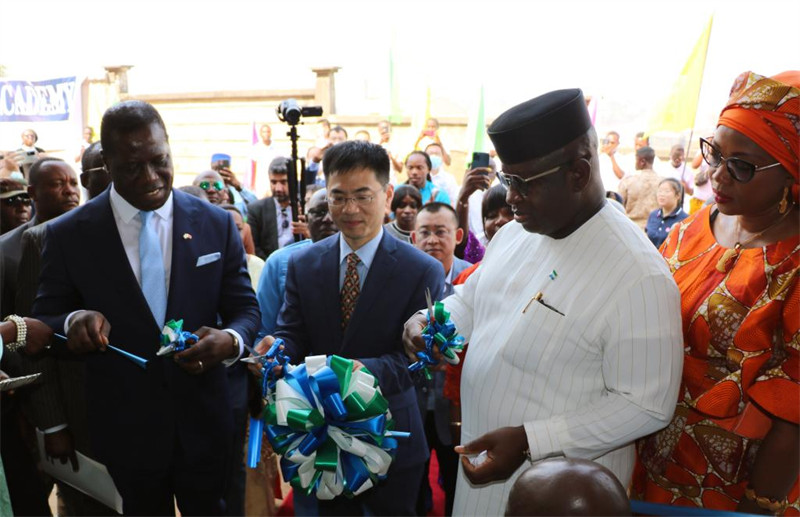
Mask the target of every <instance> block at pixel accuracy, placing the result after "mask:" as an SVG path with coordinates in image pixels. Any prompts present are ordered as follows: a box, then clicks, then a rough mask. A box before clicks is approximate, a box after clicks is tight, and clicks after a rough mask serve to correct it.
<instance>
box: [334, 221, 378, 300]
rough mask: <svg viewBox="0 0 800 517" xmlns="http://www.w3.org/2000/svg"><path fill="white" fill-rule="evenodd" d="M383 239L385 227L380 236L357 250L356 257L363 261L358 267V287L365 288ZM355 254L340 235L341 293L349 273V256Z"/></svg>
mask: <svg viewBox="0 0 800 517" xmlns="http://www.w3.org/2000/svg"><path fill="white" fill-rule="evenodd" d="M381 238H383V226H381V229H380V231H379V232H378V235H376V236H375V237H373V238H372V240H370V241H369V242H367V243H366V244H364V245H363V246H361V247H360V248H358V249H357V250H356V255H358V258H360V259H361V262H359V263H358V265H357V266H356V270H357V271H358V287H359V289H363V288H364V280H366V279H367V273H369V267H370V266H371V265H372V260H373V259H374V258H375V253H377V251H378V246H379V245H380V243H381ZM352 252H353V249H352V248H351V247H350V246H349V245H348V244H347V241H345V240H344V237H342V234H341V233H340V234H339V291H341V290H342V287H343V286H344V277H345V274H346V273H347V256H348V255H349V254H350V253H352Z"/></svg>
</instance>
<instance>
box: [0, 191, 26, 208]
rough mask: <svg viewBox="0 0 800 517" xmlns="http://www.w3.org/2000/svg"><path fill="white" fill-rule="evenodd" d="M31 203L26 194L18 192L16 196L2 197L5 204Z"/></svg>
mask: <svg viewBox="0 0 800 517" xmlns="http://www.w3.org/2000/svg"><path fill="white" fill-rule="evenodd" d="M31 203H32V202H31V198H30V196H28V195H27V194H18V195H16V196H12V197H7V198H5V199H3V204H4V205H6V206H17V205H22V206H31Z"/></svg>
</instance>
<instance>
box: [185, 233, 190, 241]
mask: <svg viewBox="0 0 800 517" xmlns="http://www.w3.org/2000/svg"><path fill="white" fill-rule="evenodd" d="M183 240H185V241H189V240H192V234H191V233H184V234H183Z"/></svg>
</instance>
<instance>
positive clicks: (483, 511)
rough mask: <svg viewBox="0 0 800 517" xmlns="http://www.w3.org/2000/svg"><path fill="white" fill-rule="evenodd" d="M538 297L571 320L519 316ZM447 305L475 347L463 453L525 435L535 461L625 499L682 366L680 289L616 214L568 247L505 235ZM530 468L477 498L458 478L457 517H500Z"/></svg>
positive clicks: (531, 311)
mask: <svg viewBox="0 0 800 517" xmlns="http://www.w3.org/2000/svg"><path fill="white" fill-rule="evenodd" d="M553 270H555V271H556V273H557V276H555V279H551V278H550V274H551V272H552V271H553ZM537 292H541V293H542V295H543V297H542V301H544V302H546V303H547V304H548V305H550V306H552V307H553V308H554V309H557V310H558V311H560V312H562V313H563V314H564V315H563V316H562V315H561V314H558V313H557V312H555V311H554V310H551V309H548V308H547V307H545V306H544V305H542V304H540V303H538V302H536V301H534V302H532V303H530V305H529V306H528V308H527V310H525V312H523V309H524V308H525V306H526V305H527V304H528V302H529V300H530V299H531V298H532V297H533V296H534V295H535V294H536V293H537ZM444 303H445V306H446V308H447V310H449V311H451V313H452V318H453V321H454V323H455V324H456V326H457V328H458V330H459V332H460V333H461V334H463V335H465V336H466V337H467V338H468V341H469V342H470V346H469V350H468V352H467V354H466V360H465V364H464V369H463V373H462V379H461V401H462V422H463V425H462V437H461V440H462V443H467V442H469V441H471V440H473V439H474V438H477V437H479V436H481V435H483V434H484V433H487V432H489V431H492V430H494V429H497V428H500V427H504V426H519V425H522V424H524V425H525V430H526V432H527V436H528V444H529V446H530V449H531V455H532V457H533V459H534V461H536V460H539V459H543V458H548V457H553V456H560V455H564V456H567V457H577V458H588V459H593V460H595V461H597V462H598V463H600V464H602V465H605V466H606V467H608V468H609V469H610V470H611V471H612V472H614V473H615V474H616V476H617V477H618V478H619V479H620V481H621V482H622V484H623V485H625V486H627V484H628V482H629V481H630V477H631V472H632V469H633V463H634V448H633V443H632V442H633V441H634V440H635V439H636V438H638V437H640V436H643V435H647V434H650V433H652V432H654V431H656V430H658V429H661V428H663V427H664V426H666V425H667V423H669V421H670V418H671V417H672V413H673V411H674V409H675V402H676V397H677V393H678V386H679V383H680V377H681V367H682V361H683V350H682V340H683V338H682V332H681V314H680V295H679V293H678V288H677V286H676V285H675V282H674V281H673V279H672V275H670V273H669V270H668V269H667V265H666V263H665V262H664V260H663V258H662V257H661V256H660V255H659V254H658V253H657V251H656V249H655V248H654V247H653V245H652V244H651V243H650V241H649V240H648V239H647V237H646V235H645V234H644V232H642V230H641V229H639V228H638V227H637V226H636V225H635V224H633V223H632V222H631V221H630V220H629V219H628V218H626V217H625V216H624V215H623V214H621V213H620V212H618V211H617V210H615V209H614V208H613V207H612V206H611V205H609V204H608V203H606V205H605V207H604V208H603V209H602V210H600V212H598V213H597V214H595V216H594V217H592V218H591V219H590V220H589V221H587V222H586V223H585V224H584V225H583V226H581V227H580V228H578V229H577V230H576V231H575V232H573V233H572V234H571V235H569V236H568V237H566V238H564V239H552V238H549V237H546V236H543V235H538V234H531V233H527V232H526V231H525V230H524V229H523V228H522V226H521V225H519V224H518V223H515V222H512V223H509V224H507V225H506V226H505V227H503V229H502V230H501V231H500V232H499V233H498V234H497V235H496V236H495V238H494V239H493V240H492V242H491V244H490V246H489V248H488V250H487V253H486V256H485V258H484V261H483V264H482V265H481V267H479V268H478V270H477V271H476V272H475V273H474V274H473V275H472V276H471V277H470V278H469V280H468V281H467V283H466V284H464V285H463V286H457V287H456V292H455V294H454V295H453V296H451V297H449V298H447V299H446V300H445V302H444ZM527 466H528V463H527V462H525V463H524V464H523V466H522V467H521V468H520V469H519V470H518V471H517V472H516V473H515V474H514V475H512V476H511V477H510V478H509V479H508V480H507V481H506V482H505V483H493V484H490V485H486V486H482V487H476V486H470V485H469V483H468V481H467V480H466V477H465V476H464V475H463V472H461V471H459V479H458V487H457V489H456V501H455V508H454V515H502V514H503V512H504V511H505V505H506V500H507V497H508V492H509V490H510V489H511V486H512V484H513V482H514V480H515V479H516V477H517V476H518V475H519V474H520V473H521V472H522V470H523V469H524V468H526V467H527Z"/></svg>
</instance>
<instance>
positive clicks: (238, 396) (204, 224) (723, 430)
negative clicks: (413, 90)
mask: <svg viewBox="0 0 800 517" xmlns="http://www.w3.org/2000/svg"><path fill="white" fill-rule="evenodd" d="M798 88H800V73H798V72H786V73H784V74H780V75H778V76H775V77H772V78H769V77H764V76H760V75H758V74H755V73H752V72H747V73H745V74H743V75H742V76H740V77H739V78H737V79H736V81H735V83H734V86H733V88H732V90H731V94H730V98H729V100H728V102H727V104H726V106H725V107H724V109H723V110H722V113H721V115H720V118H719V122H718V125H717V128H716V130H715V132H714V134H713V135H706V136H704V137H703V138H702V139H700V140H699V141H700V143H699V146H698V148H699V151H698V154H697V156H696V157H694V158H692V160H691V163H687V161H686V156H685V147H684V146H683V145H681V144H677V145H675V146H673V147H672V149H671V150H670V154H669V161H668V162H664V163H658V159H657V157H656V152H655V150H654V149H653V148H652V147H651V146H650V145H649V142H648V138H647V135H645V134H638V135H637V136H636V140H635V149H636V150H635V153H634V155H632V156H624V155H621V154H620V153H618V152H617V149H618V147H619V145H620V143H619V134H617V133H616V132H613V131H612V132H609V133H607V134H606V135H605V137H604V138H603V140H602V141H601V142H598V135H597V134H596V131H595V129H594V127H593V125H592V122H591V119H590V117H589V114H588V111H587V109H586V102H585V99H584V97H583V94H582V92H581V91H580V90H578V89H571V90H558V91H554V92H549V93H547V94H544V95H541V96H539V97H536V98H534V99H531V100H529V101H527V102H524V103H522V104H519V105H517V106H514V107H512V108H510V109H509V110H508V111H506V112H505V113H503V114H502V115H500V116H499V117H498V118H497V119H496V120H495V121H494V122H493V123H492V124H491V125H490V126H489V128H488V135H489V138H490V139H491V142H492V144H493V147H494V150H493V152H492V153H491V154H492V159H491V160H490V161H489V165H488V166H487V167H475V168H470V169H469V170H467V171H466V172H465V173H464V175H463V180H462V181H461V182H459V181H457V180H456V178H455V176H454V175H453V174H452V172H451V171H448V170H447V167H448V166H450V165H451V163H452V161H451V158H450V154H449V152H448V150H447V149H446V147H445V145H444V144H443V142H442V139H441V138H440V135H439V123H438V121H437V120H436V119H430V120H428V121H427V122H426V125H425V127H424V128H423V129H422V130H421V132H420V134H419V137H418V138H417V140H416V142H415V144H414V149H409V150H407V151H408V152H404V151H401V150H398V149H396V148H395V146H394V143H393V142H391V124H390V123H389V122H388V121H382V122H381V123H380V124H379V125H378V133H379V135H378V138H379V140H378V141H377V142H375V143H373V142H371V135H370V134H369V133H368V132H366V131H359V132H356V133H355V134H354V136H353V138H352V139H350V137H349V136H348V132H347V130H346V129H345V128H344V127H341V126H333V127H331V125H330V123H328V121H325V120H323V121H321V122H320V123H319V125H318V127H319V128H320V134H319V135H318V138H317V139H316V140H315V142H314V145H313V146H312V147H310V148H309V149H308V150H307V153H306V156H307V161H306V169H305V170H303V171H301V174H299V178H298V179H299V181H300V182H301V188H300V189H299V191H300V192H302V193H305V198H304V199H302V200H299V199H292V196H291V194H290V192H293V191H294V188H290V186H291V187H293V185H290V182H291V181H292V177H291V173H290V171H291V170H292V163H291V160H290V159H289V158H288V157H286V156H283V155H281V154H280V152H279V151H278V150H277V148H276V146H275V145H274V144H273V143H272V141H271V135H272V130H271V128H270V126H269V125H264V126H262V127H261V128H260V136H261V141H260V142H259V143H258V144H257V145H256V146H255V147H254V154H253V160H254V162H255V163H256V171H257V172H259V171H260V172H261V174H260V175H259V174H256V178H257V180H256V182H255V184H254V185H250V186H248V185H244V184H243V183H242V182H241V180H240V179H239V177H238V176H237V174H236V173H235V172H234V171H233V170H231V168H230V156H228V155H225V154H215V155H213V156H212V157H211V159H210V161H209V168H208V170H206V171H202V172H200V173H198V174H197V176H196V177H195V178H194V180H193V182H192V184H191V185H186V186H182V187H180V188H173V164H172V156H171V151H170V146H169V139H168V136H167V132H168V128H167V127H166V126H165V124H164V122H163V120H162V119H161V117H160V115H159V114H158V112H157V111H156V109H155V108H154V107H153V106H151V105H149V104H147V103H145V102H141V101H124V102H122V103H119V104H116V105H114V106H112V107H110V108H109V109H108V110H107V111H106V113H105V115H104V116H103V121H102V125H101V127H100V140H99V141H97V142H93V138H94V135H93V131H91V128H87V131H86V132H85V133H84V142H83V143H82V146H81V150H80V153H78V155H77V156H76V161H77V162H78V163H79V168H80V170H81V173H80V176H78V174H76V172H75V169H74V168H73V167H72V166H71V165H70V164H68V163H67V162H65V161H63V160H61V159H58V158H54V157H51V156H48V155H47V153H46V152H45V151H44V150H41V149H38V148H36V140H37V138H36V133H35V131H33V130H26V131H25V132H23V134H22V139H23V147H21V148H20V149H21V151H16V152H10V153H6V154H7V155H8V156H5V157H4V158H3V160H4V161H3V163H4V169H5V173H4V174H3V176H4V177H3V178H0V209H2V218H1V219H0V223H2V228H1V231H2V235H1V236H0V260H2V274H0V282H2V284H1V285H0V295H1V296H2V305H0V313H1V314H0V316H2V318H4V319H3V323H0V331H2V333H0V336H1V337H2V342H1V343H0V344H2V347H0V368H2V372H4V373H2V374H1V375H2V377H3V378H6V377H8V376H11V377H20V376H23V375H30V374H39V375H40V377H39V379H38V382H36V383H34V384H31V385H28V386H25V387H20V388H19V389H17V390H16V392H15V393H14V394H10V393H8V392H2V395H0V396H2V402H0V404H1V406H2V422H1V423H2V436H1V437H0V438H1V439H0V452H2V463H0V468H2V470H0V473H2V472H4V474H3V476H2V478H0V514H2V515H11V514H13V515H49V514H50V508H49V506H48V502H47V498H48V495H49V492H50V491H51V489H52V487H53V483H55V484H56V485H57V487H58V504H59V508H58V514H60V515H101V514H102V515H110V514H114V513H115V511H114V510H112V509H111V508H108V507H106V506H103V505H102V504H100V503H99V502H97V501H95V500H93V499H92V498H91V497H89V496H87V495H85V494H83V493H82V492H80V491H78V490H75V489H74V488H72V487H71V486H69V485H68V484H66V483H64V482H62V481H61V480H58V479H56V480H52V479H49V478H47V477H46V476H43V474H42V473H41V472H40V471H39V470H38V469H37V461H38V460H43V461H60V462H61V463H66V462H69V463H70V464H71V465H73V466H74V468H76V469H77V468H78V458H77V453H81V454H82V455H86V456H88V457H91V458H95V459H97V460H98V461H100V462H101V463H103V464H104V465H106V467H107V469H108V472H109V473H110V475H111V477H112V479H113V480H114V483H115V484H116V487H117V489H118V491H119V493H120V495H121V496H122V501H123V513H124V514H126V515H172V514H174V511H175V505H177V507H178V509H179V510H180V512H181V514H185V515H190V514H191V515H253V514H264V515H272V514H274V512H275V507H274V500H275V497H276V496H277V495H278V494H279V491H280V484H279V482H278V474H277V455H275V454H274V453H273V452H272V450H271V448H270V445H269V443H268V442H267V440H264V444H263V449H262V451H261V452H262V453H261V455H260V457H261V460H262V461H261V465H260V466H259V470H258V471H255V470H253V469H246V468H245V457H244V450H245V443H246V442H247V435H248V416H256V417H257V416H259V415H260V414H261V411H263V401H262V400H261V396H260V395H261V393H260V387H259V386H260V383H261V381H260V379H259V377H260V376H261V375H262V372H261V370H260V367H259V366H258V365H254V364H251V365H250V367H249V368H248V367H247V366H246V365H245V363H243V362H242V361H240V359H242V358H243V357H245V356H247V355H249V354H251V353H258V354H263V353H264V352H265V351H266V350H267V349H269V347H270V346H271V345H272V343H273V342H274V340H275V339H281V340H283V346H284V348H283V350H284V352H285V353H286V355H287V356H288V357H289V358H290V359H291V362H292V363H293V364H299V363H301V362H303V360H304V359H305V358H306V357H309V356H317V355H332V354H337V355H340V356H343V357H346V358H348V359H352V360H353V363H354V369H355V370H359V369H362V368H363V369H366V370H367V371H368V372H370V373H371V374H372V375H374V376H375V378H376V379H377V380H378V382H379V386H380V388H381V391H382V394H383V395H384V397H385V398H386V400H387V403H388V410H389V411H390V412H391V416H392V418H393V421H394V426H395V429H396V430H399V431H408V432H410V436H409V437H408V438H407V439H404V440H400V441H399V443H398V447H397V450H396V453H395V454H394V458H393V461H392V463H391V466H390V467H389V470H388V473H387V474H386V476H385V477H384V478H382V479H381V480H380V482H378V483H376V484H375V486H373V487H372V488H370V489H369V490H367V491H365V492H363V493H361V494H359V495H356V496H355V497H344V496H339V497H334V498H332V499H330V498H321V499H318V498H317V497H315V496H314V495H313V493H309V492H308V491H303V490H297V488H298V487H296V486H295V490H294V493H293V503H294V509H295V513H296V514H297V515H367V514H379V515H390V514H391V515H427V514H428V513H429V512H430V511H431V509H432V504H433V496H432V494H433V487H431V486H430V483H429V479H430V476H429V469H430V468H431V467H430V465H431V461H430V457H431V455H432V454H434V453H435V455H436V460H437V461H436V463H437V464H438V477H439V481H438V483H439V485H440V486H441V489H442V491H443V492H444V496H445V504H444V513H445V514H446V515H498V514H502V513H503V512H507V514H508V515H523V514H531V515H534V514H543V515H546V514H560V513H565V512H567V511H568V510H567V508H571V509H573V510H575V509H576V508H578V510H576V511H581V512H585V513H587V514H588V513H591V512H594V513H595V514H597V512H600V513H602V512H611V513H613V514H629V513H630V511H631V507H630V506H629V503H628V499H627V497H626V493H625V491H626V488H627V489H628V490H629V495H630V497H631V499H635V500H641V501H648V502H654V503H660V504H669V505H678V506H696V507H703V508H709V509H718V510H738V511H742V512H749V513H773V514H774V513H784V512H785V513H787V514H792V513H793V512H794V514H797V513H800V491H799V490H800V488H799V487H798V473H799V472H800V432H798V423H800V283H799V282H798V276H799V272H800V235H799V234H800V228H799V225H800V217H798V216H800V209H799V208H798V193H799V192H800V183H799V182H798V175H800V166H799V165H798V145H799V144H800V124H799V123H798V120H800V118H799V117H800V89H798ZM692 147H694V146H692ZM28 149H34V151H35V153H34V154H33V155H31V156H34V159H33V160H28V159H27V156H28ZM26 160H27V161H26ZM264 171H266V174H264V173H263V172H264ZM399 178H403V180H404V181H401V180H399ZM459 183H460V184H459ZM79 184H80V185H79ZM81 186H82V187H83V189H84V196H86V197H87V198H88V201H87V202H86V203H84V204H83V205H81V204H80V197H81V192H80V190H81ZM689 196H691V197H689ZM299 201H302V202H299ZM295 212H298V213H295ZM426 288H427V289H428V290H429V291H430V293H431V295H432V297H433V299H434V300H438V301H441V302H442V304H443V307H444V309H445V310H446V311H447V313H448V314H449V317H450V318H451V321H452V322H453V323H454V324H455V326H456V328H457V329H458V332H459V333H460V334H461V335H463V336H464V337H465V338H466V340H467V341H468V345H467V346H466V347H465V348H464V352H463V353H462V354H461V356H460V359H459V361H457V364H450V363H448V362H446V361H443V360H441V359H442V358H441V356H438V355H437V357H439V359H440V362H439V364H438V365H437V366H436V367H434V368H432V371H431V372H430V375H429V376H425V375H422V374H421V373H419V372H418V373H411V372H409V369H408V366H409V364H410V363H411V362H413V361H414V360H416V359H417V357H418V355H417V354H418V352H420V351H421V350H423V349H424V348H425V341H424V339H423V337H422V332H423V328H424V327H425V325H426V324H427V322H428V314H427V310H426V308H427V302H426V299H425V291H426ZM170 320H176V321H177V320H181V325H182V328H183V330H186V331H190V332H193V333H194V334H195V335H196V336H197V340H196V342H193V343H192V345H191V346H190V347H189V348H187V349H186V350H183V351H181V352H179V353H176V354H174V355H173V356H171V357H170V356H167V357H161V356H157V355H156V352H157V351H158V348H159V344H160V342H161V332H162V328H163V327H164V325H165V324H166V323H167V322H169V321H170ZM111 345H114V346H116V347H119V348H122V349H124V350H125V351H127V352H130V353H133V354H136V355H138V356H140V357H142V358H144V359H146V360H147V361H148V365H147V367H146V369H142V368H139V367H138V366H136V365H135V364H133V363H132V362H131V361H129V360H127V359H126V358H124V357H122V356H121V355H119V354H117V353H109V350H111V348H112V347H111ZM35 430H38V431H40V432H41V433H42V434H43V443H44V445H43V450H42V451H39V450H37V448H36V446H35V441H36V439H35V432H34V431H35ZM39 456H42V457H39ZM588 460H591V461H588ZM531 464H532V465H533V466H532V467H530V466H531ZM527 467H530V469H528V470H526V468H527Z"/></svg>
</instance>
